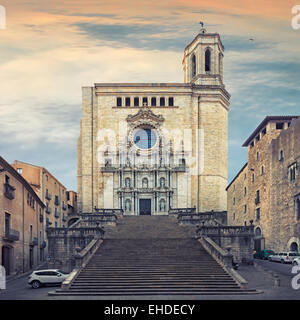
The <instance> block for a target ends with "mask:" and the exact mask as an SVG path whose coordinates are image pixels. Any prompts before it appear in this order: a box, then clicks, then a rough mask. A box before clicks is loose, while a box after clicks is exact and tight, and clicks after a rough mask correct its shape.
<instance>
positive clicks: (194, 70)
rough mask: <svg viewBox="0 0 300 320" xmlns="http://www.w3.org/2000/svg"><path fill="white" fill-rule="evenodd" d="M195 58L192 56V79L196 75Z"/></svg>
mask: <svg viewBox="0 0 300 320" xmlns="http://www.w3.org/2000/svg"><path fill="white" fill-rule="evenodd" d="M196 70H197V69H196V56H195V55H194V54H193V56H192V77H195V75H196Z"/></svg>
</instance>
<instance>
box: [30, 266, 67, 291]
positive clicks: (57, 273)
mask: <svg viewBox="0 0 300 320" xmlns="http://www.w3.org/2000/svg"><path fill="white" fill-rule="evenodd" d="M68 275H69V274H68V273H66V272H64V271H61V270H58V269H47V270H36V271H33V272H32V274H31V275H30V276H29V277H28V284H30V285H31V286H32V288H34V289H37V288H39V287H41V286H42V285H45V284H50V285H57V284H61V283H62V282H63V281H64V280H65V279H66V278H67V277H68Z"/></svg>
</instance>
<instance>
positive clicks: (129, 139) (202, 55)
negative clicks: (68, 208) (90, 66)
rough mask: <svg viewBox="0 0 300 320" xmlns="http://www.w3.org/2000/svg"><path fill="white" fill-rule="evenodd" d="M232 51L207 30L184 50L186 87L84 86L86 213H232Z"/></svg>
mask: <svg viewBox="0 0 300 320" xmlns="http://www.w3.org/2000/svg"><path fill="white" fill-rule="evenodd" d="M223 57H224V46H223V44H222V41H221V39H220V36H219V34H217V33H207V32H206V30H205V29H201V31H200V33H199V34H198V35H197V36H196V37H195V39H194V40H193V41H192V42H191V43H190V44H188V45H187V47H186V48H185V50H184V57H183V62H182V63H183V71H184V83H95V85H94V86H92V87H84V88H83V89H82V120H81V129H80V137H79V139H78V149H77V151H78V152H77V154H78V166H77V185H78V188H77V192H78V210H79V211H80V212H92V211H93V210H94V208H95V207H97V208H100V209H103V208H104V209H105V208H115V209H122V210H123V211H124V213H125V214H126V215H127V214H128V215H157V214H167V213H168V211H169V209H170V208H178V207H179V208H184V207H186V208H191V207H196V210H197V211H199V212H201V211H211V210H214V211H224V210H226V208H227V198H226V191H225V189H226V186H227V159H228V154H227V153H228V150H227V149H228V110H229V99H230V95H229V93H228V92H227V91H226V89H225V86H224V83H223Z"/></svg>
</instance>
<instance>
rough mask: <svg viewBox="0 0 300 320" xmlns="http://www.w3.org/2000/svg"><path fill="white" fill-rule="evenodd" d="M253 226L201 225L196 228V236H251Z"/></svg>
mask: <svg viewBox="0 0 300 320" xmlns="http://www.w3.org/2000/svg"><path fill="white" fill-rule="evenodd" d="M253 230H254V226H253V225H252V224H251V225H250V226H201V227H199V228H198V229H197V231H196V233H197V236H199V237H200V236H208V237H214V238H215V237H232V236H235V237H245V236H253Z"/></svg>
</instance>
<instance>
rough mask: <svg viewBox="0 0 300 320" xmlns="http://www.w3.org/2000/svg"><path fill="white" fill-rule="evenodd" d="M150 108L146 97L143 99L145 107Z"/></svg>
mask: <svg viewBox="0 0 300 320" xmlns="http://www.w3.org/2000/svg"><path fill="white" fill-rule="evenodd" d="M147 106H148V98H147V97H144V98H143V107H147Z"/></svg>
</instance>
